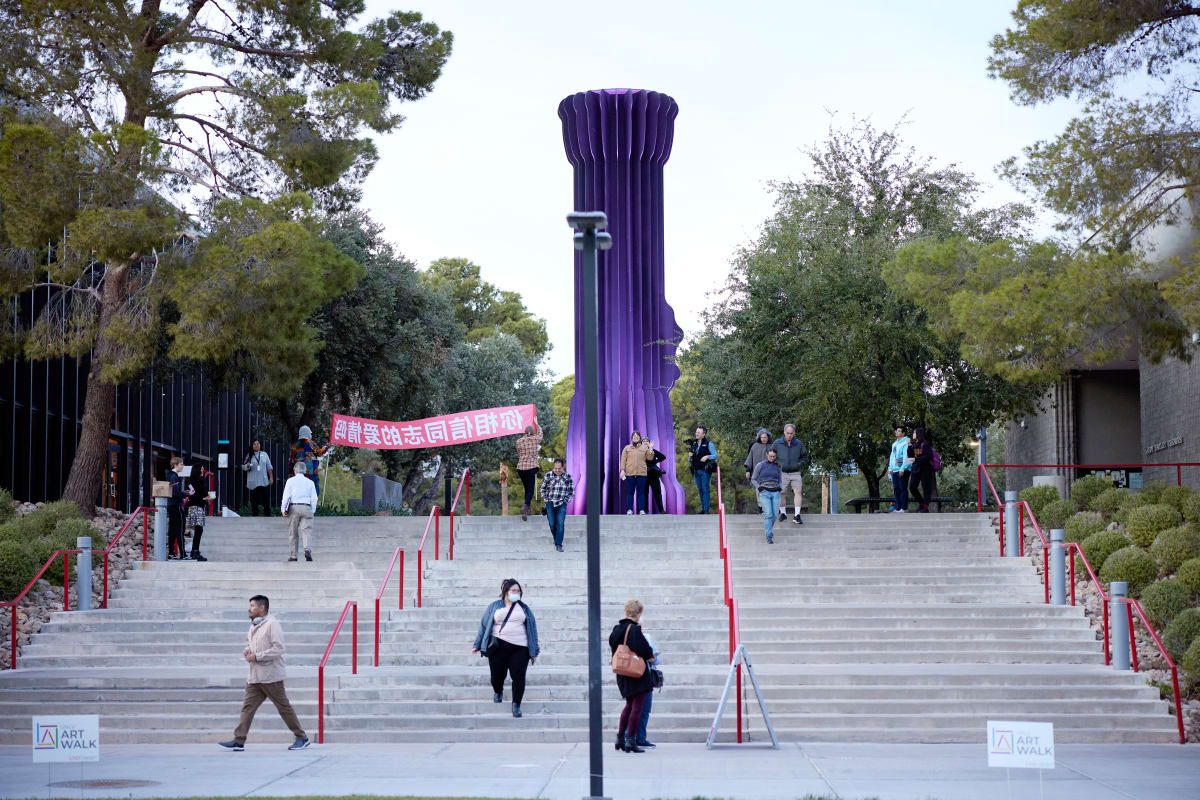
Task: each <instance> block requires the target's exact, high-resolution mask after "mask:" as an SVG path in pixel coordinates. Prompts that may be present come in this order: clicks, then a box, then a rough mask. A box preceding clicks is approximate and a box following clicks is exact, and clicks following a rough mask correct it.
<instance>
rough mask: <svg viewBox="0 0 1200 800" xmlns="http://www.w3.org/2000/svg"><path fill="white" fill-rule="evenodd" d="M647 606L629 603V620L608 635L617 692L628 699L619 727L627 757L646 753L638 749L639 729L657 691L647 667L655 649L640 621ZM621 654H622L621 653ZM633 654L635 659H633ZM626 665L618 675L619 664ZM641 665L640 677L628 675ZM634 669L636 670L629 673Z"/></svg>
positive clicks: (619, 746) (621, 747) (620, 743)
mask: <svg viewBox="0 0 1200 800" xmlns="http://www.w3.org/2000/svg"><path fill="white" fill-rule="evenodd" d="M643 610H644V606H643V605H642V604H641V602H640V601H638V600H630V601H628V602H627V603H625V617H624V619H622V620H621V621H620V622H618V623H617V624H616V625H615V626H613V629H612V633H610V634H609V635H608V646H609V648H611V650H612V653H613V657H614V658H613V671H614V672H616V674H617V688H618V689H620V691H621V697H623V698H625V707H624V708H623V709H621V719H620V722H619V723H618V724H617V747H616V749H618V750H623V751H625V752H626V753H644V752H646V751H645V750H643V749H642V748H640V747H638V743H637V734H638V727H639V726H640V725H641V722H642V711H643V710H644V709H645V706H646V697H647V693H648V692H650V691H651V690H652V689H653V688H654V673H653V671H652V670H651V669H650V668H649V667H647V666H646V662H648V661H650V660H651V659H653V658H654V649H653V648H652V647H651V646H650V643H649V642H647V641H646V637H645V636H644V635H643V634H642V626H641V625H639V624H638V620H640V619H641V618H642V611H643ZM618 651H621V652H618ZM630 654H632V656H633V657H632V658H630V657H629V656H630ZM618 660H620V661H621V662H622V667H621V669H622V670H623V671H618V666H617V662H618ZM639 663H640V667H641V672H640V675H630V674H624V672H629V671H634V672H636V671H637V665H638V664H639ZM629 665H632V670H630V669H629Z"/></svg>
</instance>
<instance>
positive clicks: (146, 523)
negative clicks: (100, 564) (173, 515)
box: [100, 506, 154, 608]
mask: <svg viewBox="0 0 1200 800" xmlns="http://www.w3.org/2000/svg"><path fill="white" fill-rule="evenodd" d="M139 511H140V512H142V561H145V560H146V555H147V553H148V551H149V541H148V537H149V530H150V512H152V511H154V509H153V508H150V507H149V506H138V507H137V508H135V509H134V510H133V513H132V514H130V515H129V519H127V520H125V524H124V525H122V526H121V530H119V531H117V535H116V536H114V537H112V539H110V540H109V541H108V547H106V548H104V589H103V590H102V592H103V593H102V599H101V601H100V607H101V608H108V554H109V553H110V552H112V549H113V548H114V547H115V546H116V544H117V541H118V540H119V539H120V538H121V537H122V536H124V535H125V531H127V530H129V526H130V525H132V524H133V521H134V520H135V519H137V515H138V512H139Z"/></svg>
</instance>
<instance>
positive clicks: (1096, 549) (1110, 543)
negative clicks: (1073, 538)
mask: <svg viewBox="0 0 1200 800" xmlns="http://www.w3.org/2000/svg"><path fill="white" fill-rule="evenodd" d="M1131 544H1133V542H1132V540H1131V539H1130V538H1129V537H1128V536H1126V535H1125V534H1123V533H1121V532H1120V531H1101V532H1100V533H1093V534H1092V535H1091V536H1089V537H1087V538H1086V539H1084V540H1083V541H1082V542H1080V543H1079V548H1080V549H1081V550H1083V554H1084V555H1085V556H1087V560H1088V563H1089V564H1091V565H1092V569H1094V570H1096V576H1097V577H1099V575H1100V572H1101V568H1102V567H1103V566H1104V562H1105V561H1107V560H1108V557H1109V556H1111V555H1112V554H1113V553H1115V552H1117V551H1118V550H1121V549H1122V548H1125V547H1129V546H1130V545H1131ZM1075 571H1076V572H1079V573H1084V574H1086V570H1085V569H1084V567H1083V561H1082V560H1081V559H1079V558H1076V559H1075Z"/></svg>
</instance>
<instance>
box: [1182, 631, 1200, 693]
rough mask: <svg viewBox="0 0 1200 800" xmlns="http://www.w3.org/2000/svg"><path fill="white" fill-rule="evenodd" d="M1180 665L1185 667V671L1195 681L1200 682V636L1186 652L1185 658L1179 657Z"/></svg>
mask: <svg viewBox="0 0 1200 800" xmlns="http://www.w3.org/2000/svg"><path fill="white" fill-rule="evenodd" d="M1179 666H1181V667H1183V671H1184V672H1186V673H1187V674H1188V677H1189V678H1191V680H1192V682H1193V683H1196V682H1200V636H1198V637H1196V640H1195V641H1193V642H1192V644H1191V646H1190V647H1188V649H1187V650H1186V651H1185V652H1184V654H1183V658H1181V659H1179Z"/></svg>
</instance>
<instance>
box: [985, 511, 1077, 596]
mask: <svg viewBox="0 0 1200 800" xmlns="http://www.w3.org/2000/svg"><path fill="white" fill-rule="evenodd" d="M1026 513H1028V514H1029V522H1030V523H1032V525H1033V532H1034V533H1036V534H1037V537H1038V539H1039V540H1040V541H1041V543H1042V585H1043V586H1044V587H1045V593H1046V599H1045V602H1047V603H1049V602H1050V543H1049V542H1047V541H1046V537H1045V536H1043V535H1042V526H1041V525H1038V521H1037V517H1035V516H1034V515H1033V509H1032V508H1031V507H1030V506H1029V503H1027V502H1025V501H1024V500H1020V501H1018V502H1017V514H1018V516H1017V519H1018V520H1019V521H1020V536H1019V541H1020V543H1021V544H1020V550H1019V555H1022V556H1023V555H1025V514H1026ZM1000 519H1001V523H1002V524H1003V520H1004V513H1003V512H1001V514H1000ZM1000 555H1004V540H1003V539H1001V541H1000ZM1071 567H1072V568H1074V567H1075V562H1074V561H1072V562H1071Z"/></svg>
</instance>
